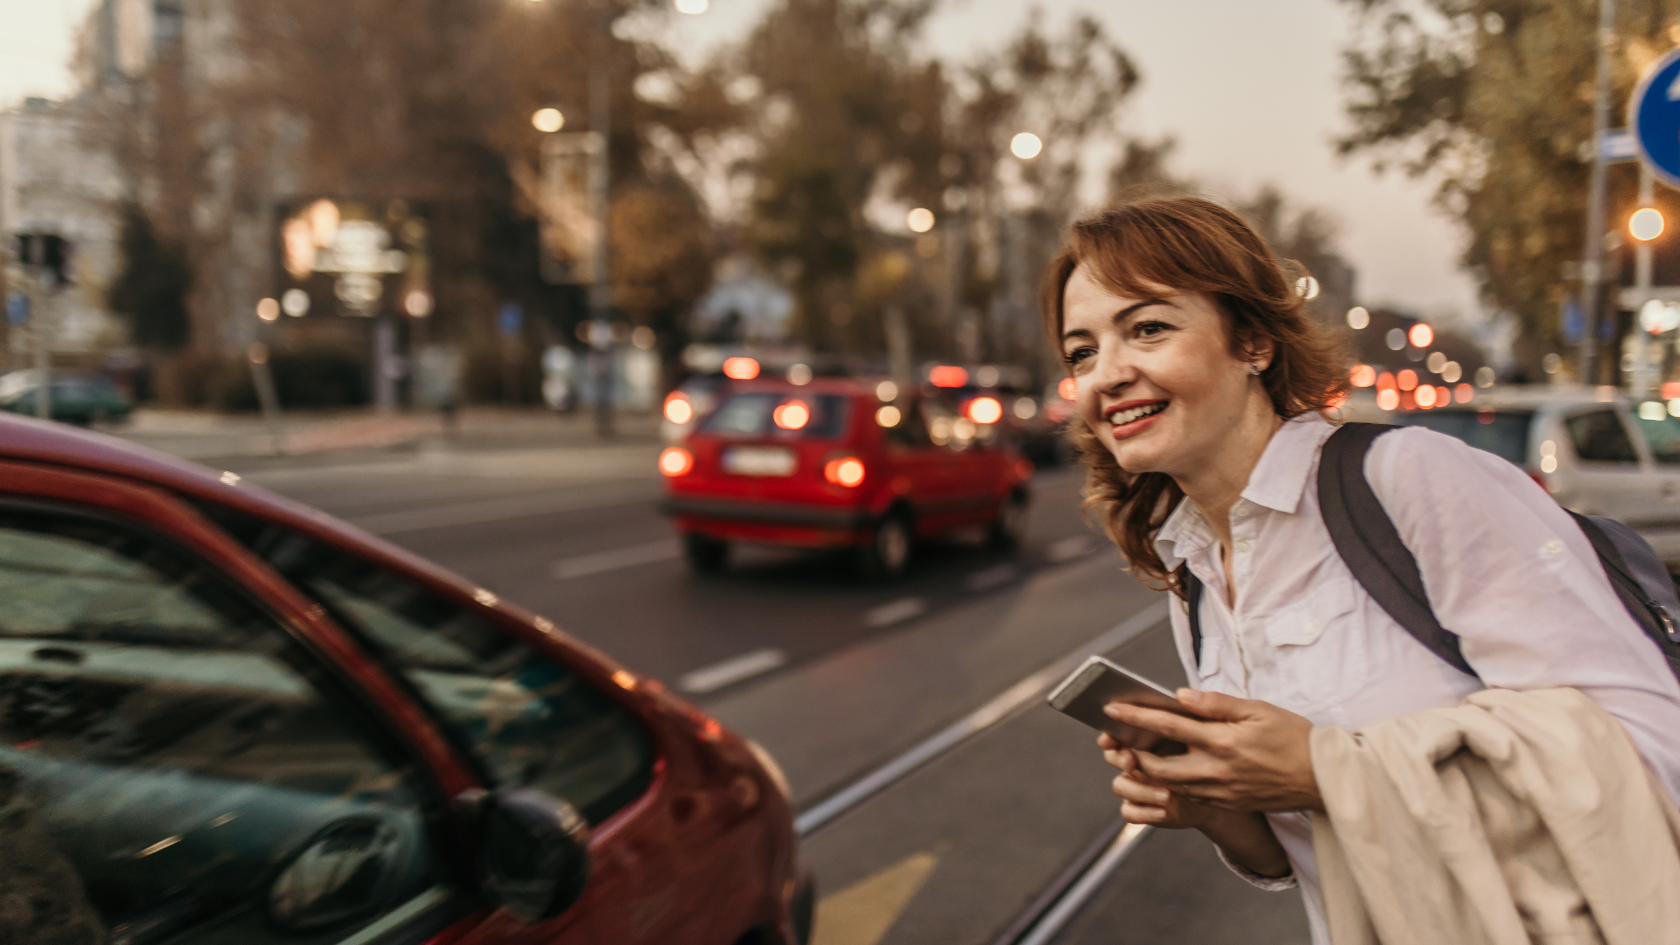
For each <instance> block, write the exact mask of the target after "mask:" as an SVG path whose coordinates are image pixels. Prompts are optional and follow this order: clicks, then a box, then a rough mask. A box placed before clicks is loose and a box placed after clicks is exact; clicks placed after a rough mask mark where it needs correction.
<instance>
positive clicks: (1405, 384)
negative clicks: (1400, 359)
mask: <svg viewBox="0 0 1680 945" xmlns="http://www.w3.org/2000/svg"><path fill="white" fill-rule="evenodd" d="M1394 380H1395V383H1396V384H1397V385H1398V386H1399V388H1400V389H1401V390H1412V389H1414V388H1416V387H1417V386H1418V376H1417V372H1416V371H1414V370H1412V369H1411V368H1407V369H1405V370H1404V371H1401V372H1400V374H1399V376H1398V377H1396V378H1395V379H1394Z"/></svg>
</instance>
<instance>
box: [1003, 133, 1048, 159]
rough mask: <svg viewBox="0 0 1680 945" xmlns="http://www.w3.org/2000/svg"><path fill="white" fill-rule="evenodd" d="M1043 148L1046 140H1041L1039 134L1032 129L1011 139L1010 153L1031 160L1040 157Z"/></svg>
mask: <svg viewBox="0 0 1680 945" xmlns="http://www.w3.org/2000/svg"><path fill="white" fill-rule="evenodd" d="M1043 150H1044V142H1043V141H1040V140H1039V138H1038V135H1035V134H1033V133H1032V132H1030V131H1023V132H1021V133H1020V134H1018V135H1016V136H1015V137H1013V138H1010V139H1009V153H1010V154H1013V155H1015V156H1016V157H1018V158H1020V159H1021V160H1023V161H1030V160H1032V159H1033V158H1035V157H1038V154H1039V152H1040V151H1043Z"/></svg>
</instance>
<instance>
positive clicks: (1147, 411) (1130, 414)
mask: <svg viewBox="0 0 1680 945" xmlns="http://www.w3.org/2000/svg"><path fill="white" fill-rule="evenodd" d="M1165 409H1167V405H1166V404H1165V403H1164V402H1163V403H1158V404H1145V405H1143V406H1142V407H1133V408H1132V409H1130V410H1120V411H1116V412H1115V413H1111V414H1109V415H1108V422H1109V423H1111V424H1113V425H1114V426H1120V425H1121V424H1125V423H1131V422H1132V421H1134V420H1142V419H1143V418H1144V417H1147V416H1151V415H1153V414H1157V413H1160V412H1161V411H1163V410H1165Z"/></svg>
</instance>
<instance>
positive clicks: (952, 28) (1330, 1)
mask: <svg viewBox="0 0 1680 945" xmlns="http://www.w3.org/2000/svg"><path fill="white" fill-rule="evenodd" d="M769 2H771V0H710V2H709V8H708V9H707V11H706V12H705V13H703V14H701V15H699V16H682V17H675V18H673V20H672V21H671V23H670V25H669V26H668V27H667V30H668V33H667V36H668V40H669V41H670V42H671V43H672V44H673V46H674V47H675V48H677V49H678V50H679V51H680V52H681V53H683V54H684V56H685V58H692V59H698V58H700V57H702V56H704V55H705V54H706V53H707V52H708V51H710V50H712V49H716V48H717V47H719V46H720V45H722V44H725V43H728V42H730V41H733V40H735V39H738V38H740V37H741V36H743V35H744V34H745V33H746V31H747V30H748V29H750V28H751V26H752V24H753V22H754V21H755V19H756V18H757V16H758V15H759V13H760V12H761V11H762V10H763V9H764V8H765V6H766V5H767V4H768V3H769ZM91 5H92V0H0V23H4V24H5V29H4V30H0V107H5V106H10V105H12V104H15V103H16V102H17V101H18V100H19V99H21V98H22V97H24V96H25V95H44V96H47V97H57V96H62V95H64V94H66V93H68V92H69V91H71V88H72V83H71V79H70V74H69V70H68V67H67V64H68V61H69V57H70V53H71V47H72V43H73V41H74V32H75V28H76V26H77V24H79V23H80V22H81V19H82V18H83V16H85V13H86V10H87V9H88V8H89V7H90V6H91ZM1353 6H1354V5H1353V4H1349V3H1346V2H1338V0H1264V2H1255V0H1173V2H1170V3H1164V2H1161V0H1083V2H1081V0H1040V2H1039V3H1038V4H1037V5H1036V7H1029V6H1028V5H1027V4H1023V3H1019V2H1012V0H945V5H944V7H943V8H942V9H941V11H940V12H939V13H938V14H936V15H935V17H934V19H933V20H932V22H931V23H930V24H929V29H928V31H927V44H928V51H929V52H930V53H932V54H935V55H939V56H942V57H949V58H950V59H952V60H960V59H964V58H967V57H968V56H970V55H972V54H973V53H974V52H976V51H977V50H981V49H988V48H996V47H998V46H1001V45H1002V44H1003V42H1004V41H1005V40H1006V39H1007V37H1008V36H1009V35H1010V34H1011V33H1012V32H1013V31H1014V30H1016V29H1017V28H1018V27H1019V26H1020V25H1021V24H1022V22H1024V20H1025V18H1026V17H1027V16H1029V15H1034V14H1033V13H1032V11H1033V10H1034V9H1036V10H1039V11H1041V13H1039V14H1038V16H1039V18H1040V19H1041V20H1042V21H1043V22H1045V23H1046V24H1047V25H1048V27H1049V29H1050V30H1051V31H1053V32H1054V31H1059V30H1061V29H1063V28H1065V26H1066V24H1067V23H1068V22H1069V20H1070V19H1071V18H1072V17H1073V16H1074V15H1075V14H1076V13H1078V12H1081V11H1088V12H1090V13H1092V14H1094V15H1095V16H1096V17H1097V18H1098V19H1099V20H1101V21H1102V22H1103V24H1104V26H1105V28H1106V29H1107V30H1108V32H1109V35H1110V36H1111V37H1113V38H1114V39H1115V40H1116V41H1117V42H1118V43H1119V44H1120V45H1121V47H1122V48H1124V49H1125V50H1126V52H1127V53H1128V54H1129V55H1130V56H1131V57H1132V59H1133V61H1134V62H1135V63H1136V64H1137V65H1138V67H1139V69H1140V71H1141V72H1142V73H1143V84H1142V86H1141V88H1140V89H1139V91H1138V92H1137V94H1135V95H1134V96H1133V98H1132V100H1131V101H1130V102H1129V103H1128V104H1127V106H1126V111H1125V113H1124V114H1123V115H1122V116H1121V121H1122V124H1123V126H1124V127H1125V128H1126V129H1127V130H1128V131H1131V132H1133V133H1137V134H1140V135H1143V136H1145V137H1150V138H1153V137H1156V136H1159V135H1161V134H1165V133H1170V134H1173V135H1175V136H1177V138H1178V141H1179V147H1178V151H1177V153H1176V158H1175V160H1176V165H1175V169H1176V171H1177V172H1178V173H1180V174H1185V175H1190V176H1193V177H1195V178H1196V179H1198V180H1201V181H1204V182H1205V183H1206V184H1207V186H1208V187H1209V189H1210V191H1211V192H1212V193H1213V194H1214V195H1216V196H1217V195H1221V194H1231V195H1235V194H1246V193H1248V192H1250V191H1252V190H1253V189H1254V188H1255V187H1256V186H1258V185H1259V184H1261V183H1267V182H1269V183H1274V184H1276V185H1278V186H1279V187H1281V188H1282V189H1283V190H1284V192H1285V193H1287V194H1289V195H1290V197H1292V198H1293V199H1294V200H1296V201H1299V202H1301V203H1303V204H1308V205H1312V206H1316V207H1319V208H1321V209H1323V210H1324V211H1327V212H1328V213H1329V214H1330V215H1331V216H1332V217H1333V218H1334V219H1336V220H1337V221H1338V222H1339V223H1340V225H1341V243H1340V245H1341V247H1342V251H1343V254H1344V255H1345V256H1346V257H1347V258H1348V259H1349V261H1350V262H1352V263H1353V265H1354V267H1355V268H1356V269H1357V270H1358V272H1359V283H1358V294H1359V297H1360V300H1361V301H1362V302H1365V303H1366V304H1377V305H1394V306H1397V307H1401V308H1404V309H1407V310H1411V311H1414V312H1417V313H1418V314H1421V315H1426V316H1430V317H1433V318H1436V319H1444V320H1449V321H1456V320H1464V321H1466V322H1468V321H1471V320H1474V317H1475V313H1476V311H1477V303H1476V293H1475V288H1474V285H1473V284H1472V283H1471V281H1470V279H1469V278H1468V277H1467V276H1466V275H1465V274H1464V273H1463V272H1461V271H1460V270H1459V267H1458V265H1457V257H1458V255H1459V252H1460V250H1461V246H1462V236H1461V234H1460V232H1459V230H1458V229H1457V228H1456V227H1455V226H1454V225H1453V223H1452V222H1451V221H1450V220H1448V219H1447V218H1445V217H1444V216H1442V215H1441V214H1440V213H1439V212H1437V211H1436V210H1434V209H1433V208H1432V207H1431V205H1430V195H1431V193H1432V192H1433V185H1432V184H1431V183H1430V182H1428V181H1416V180H1410V179H1407V178H1405V177H1404V176H1399V175H1393V174H1391V175H1387V176H1381V177H1379V176H1377V175H1375V174H1374V173H1372V172H1371V171H1370V169H1369V162H1368V161H1366V160H1365V159H1362V158H1358V157H1355V158H1351V159H1345V160H1344V159H1340V158H1338V157H1337V156H1336V154H1335V151H1334V148H1333V147H1332V144H1331V142H1332V140H1333V138H1334V137H1335V135H1336V134H1337V132H1338V131H1340V130H1342V129H1343V128H1345V127H1346V124H1345V119H1344V118H1343V114H1342V100H1341V94H1342V87H1341V82H1340V72H1341V64H1340V51H1341V49H1342V47H1343V46H1344V44H1345V43H1346V42H1347V39H1348V37H1349V36H1350V35H1351V31H1352V25H1353Z"/></svg>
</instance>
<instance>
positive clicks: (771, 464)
mask: <svg viewBox="0 0 1680 945" xmlns="http://www.w3.org/2000/svg"><path fill="white" fill-rule="evenodd" d="M795 464H796V461H795V459H794V455H793V450H787V449H780V448H778V447H773V446H771V447H755V446H737V447H734V448H732V449H728V450H725V451H724V453H723V471H724V472H727V473H733V474H734V475H737V476H791V475H793V468H794V466H795Z"/></svg>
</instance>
